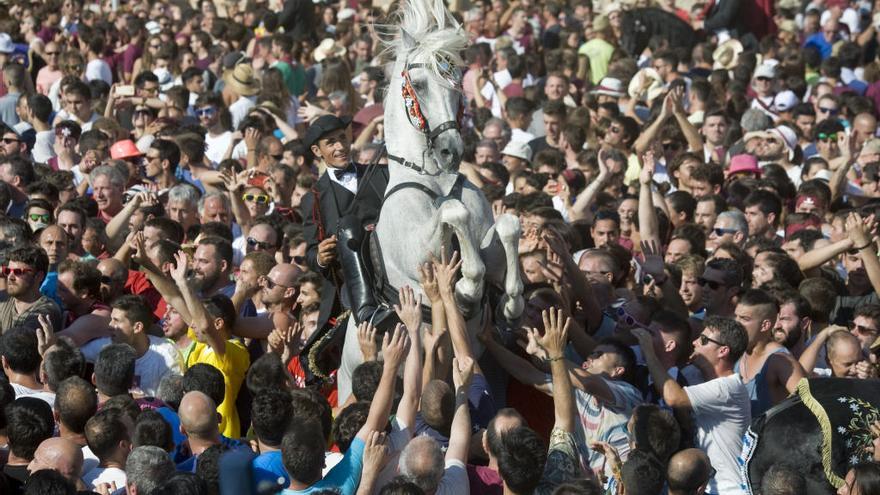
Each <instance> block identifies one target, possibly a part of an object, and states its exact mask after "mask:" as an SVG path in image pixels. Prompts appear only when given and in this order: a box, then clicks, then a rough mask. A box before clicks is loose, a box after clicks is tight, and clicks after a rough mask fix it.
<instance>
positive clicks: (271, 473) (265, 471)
mask: <svg viewBox="0 0 880 495" xmlns="http://www.w3.org/2000/svg"><path fill="white" fill-rule="evenodd" d="M251 469H252V470H253V473H254V493H266V492H267V491H269V490H267V488H269V487H272V488H273V490H272V492H273V493H274V491H277V489H278V488H285V487H288V486H290V475H288V474H287V470H286V469H284V461H283V460H282V459H281V451H280V450H273V451H271V452H266V453H265V454H260V455H258V456H257V457H254V460H253V461H251ZM260 485H262V487H261V486H260Z"/></svg>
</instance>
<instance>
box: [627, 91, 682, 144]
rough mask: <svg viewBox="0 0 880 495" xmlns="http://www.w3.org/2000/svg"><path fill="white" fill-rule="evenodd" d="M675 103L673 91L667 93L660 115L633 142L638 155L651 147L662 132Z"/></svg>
mask: <svg viewBox="0 0 880 495" xmlns="http://www.w3.org/2000/svg"><path fill="white" fill-rule="evenodd" d="M674 104H675V102H674V101H673V99H672V93H671V92H669V93H666V96H665V97H664V99H663V106H662V107H660V115H658V116H657V118H656V119H654V121H653V122H651V125H649V126H648V128H647V129H645V130H644V131H643V132H642V133H641V134H640V135H639V137H638V139H636V142H635V143H633V150H634V151H635V153H636V155H641V154H642V153H645V152H646V151H648V150H649V149H651V147H652V145H653V144H654V140H656V139H657V134H659V133H660V128H661V127H663V123H664V122H666V119H668V118H669V117H671V116H672V109H673V106H674Z"/></svg>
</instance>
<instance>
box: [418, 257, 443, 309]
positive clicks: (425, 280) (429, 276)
mask: <svg viewBox="0 0 880 495" xmlns="http://www.w3.org/2000/svg"><path fill="white" fill-rule="evenodd" d="M419 284H420V285H421V286H422V292H424V293H425V296H427V298H428V300H429V301H431V305H432V306H433V304H434V303H435V302H439V301H440V287H439V286H438V285H437V277H435V276H434V264H433V263H432V262H428V263H423V264H421V265H419Z"/></svg>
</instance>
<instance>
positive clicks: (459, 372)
mask: <svg viewBox="0 0 880 495" xmlns="http://www.w3.org/2000/svg"><path fill="white" fill-rule="evenodd" d="M473 378H474V360H473V359H471V358H469V357H466V358H462V359H459V358H457V357H455V358H452V383H453V384H454V385H455V416H453V417H452V427H450V429H449V447H448V448H447V449H446V460H447V461H453V460H454V461H459V462H461V463H462V464H465V463H467V460H468V450H469V449H470V445H471V414H470V410H469V409H468V390H470V387H471V380H472V379H473Z"/></svg>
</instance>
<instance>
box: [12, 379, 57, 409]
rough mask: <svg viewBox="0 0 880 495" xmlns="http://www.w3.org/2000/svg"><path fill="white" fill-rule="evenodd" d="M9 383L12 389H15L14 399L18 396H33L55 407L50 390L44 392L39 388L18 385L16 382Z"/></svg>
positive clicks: (53, 397)
mask: <svg viewBox="0 0 880 495" xmlns="http://www.w3.org/2000/svg"><path fill="white" fill-rule="evenodd" d="M10 385H12V390H14V391H15V398H16V399H18V398H19V397H33V398H35V399H40V400H43V401H46V403H47V404H49V407H52V408H54V407H55V394H53V393H52V392H46V391H45V390H43V389H39V388H37V389H34V388H28V387H25V386H24V385H19V384H18V383H10Z"/></svg>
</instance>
